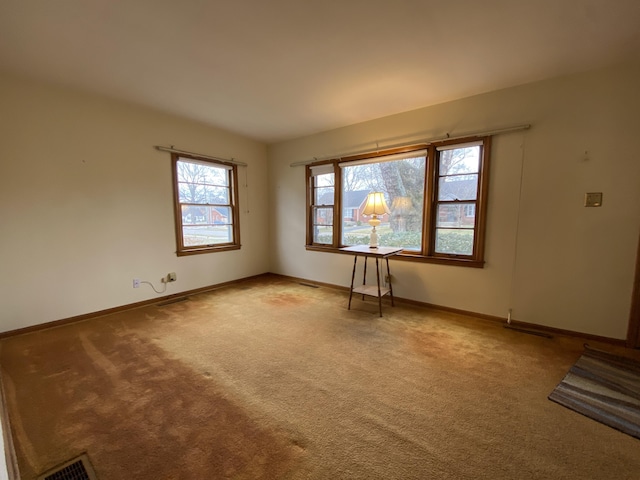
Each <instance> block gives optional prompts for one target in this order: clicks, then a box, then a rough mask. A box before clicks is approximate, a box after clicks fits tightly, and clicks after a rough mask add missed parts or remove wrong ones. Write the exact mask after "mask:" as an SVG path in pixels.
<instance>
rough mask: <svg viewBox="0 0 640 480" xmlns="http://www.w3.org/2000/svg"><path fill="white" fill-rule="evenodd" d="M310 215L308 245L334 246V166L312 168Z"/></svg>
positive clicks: (326, 165)
mask: <svg viewBox="0 0 640 480" xmlns="http://www.w3.org/2000/svg"><path fill="white" fill-rule="evenodd" d="M310 183H311V185H310V186H311V189H310V197H311V198H310V214H309V216H310V217H311V219H312V220H311V225H310V226H311V232H310V234H309V237H310V238H309V239H308V241H307V243H309V244H318V245H332V244H333V225H334V215H333V213H334V207H335V174H334V171H333V165H332V164H325V165H318V166H315V167H312V168H311V182H310ZM309 240H310V241H309Z"/></svg>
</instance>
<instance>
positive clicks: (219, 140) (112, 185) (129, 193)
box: [0, 75, 269, 331]
mask: <svg viewBox="0 0 640 480" xmlns="http://www.w3.org/2000/svg"><path fill="white" fill-rule="evenodd" d="M0 105H2V107H1V109H0V135H1V138H2V141H1V142H0V145H1V148H0V155H1V156H0V219H1V221H0V229H1V232H2V233H1V234H0V265H1V266H2V272H3V274H2V275H0V304H1V305H2V308H1V309H0V331H8V330H13V329H17V328H21V327H27V326H30V325H35V324H39V323H43V322H49V321H54V320H58V319H64V318H68V317H72V316H76V315H81V314H85V313H90V312H95V311H99V310H103V309H108V308H112V307H117V306H121V305H127V304H131V303H135V302H138V301H143V300H147V299H151V298H155V297H157V296H158V295H156V294H155V293H154V292H153V291H152V290H151V288H150V287H149V286H147V285H142V286H141V287H140V288H138V289H133V288H132V279H133V278H134V277H136V278H140V279H143V280H150V281H153V282H154V283H155V284H156V287H157V288H160V287H161V286H162V285H161V284H160V281H159V280H160V278H161V277H162V276H164V275H166V274H167V273H168V272H176V273H177V278H178V280H177V282H176V283H172V284H169V285H168V288H167V294H171V293H177V292H180V291H186V290H191V289H195V288H199V287H205V286H209V285H212V284H216V283H220V282H225V281H230V280H234V279H238V278H242V277H246V276H250V275H256V274H260V273H264V272H267V271H268V268H269V261H268V245H267V242H266V241H264V239H263V237H264V235H265V232H267V231H268V225H267V213H268V202H267V173H266V168H267V160H266V147H265V145H264V144H262V143H259V142H255V141H252V140H248V139H246V138H243V137H240V136H238V135H235V134H231V133H228V132H225V131H222V130H219V129H215V128H211V127H208V126H204V125H202V124H198V123H194V122H190V121H186V120H183V119H179V118H176V117H172V116H170V115H166V114H163V113H160V112H156V111H153V110H148V109H144V108H139V107H137V106H133V105H129V104H124V103H120V102H117V101H112V100H110V99H106V98H102V97H98V96H93V95H89V94H85V93H82V92H78V91H74V90H68V89H65V88H59V87H56V86H51V85H45V84H40V83H38V82H33V81H30V80H27V79H23V78H18V77H13V76H8V75H0ZM172 144H173V145H175V146H176V148H182V149H185V150H190V151H195V152H200V153H204V154H210V155H217V156H221V157H225V158H231V157H234V158H235V159H237V160H240V161H243V162H245V163H248V164H249V166H248V167H246V168H245V167H239V177H240V185H241V187H240V192H239V193H240V210H241V221H240V227H241V241H242V249H240V250H237V251H231V252H221V253H213V254H205V255H194V256H187V257H177V256H176V254H175V250H176V245H175V232H174V219H173V199H172V195H173V190H172V180H171V163H170V155H169V154H168V153H165V152H159V151H157V150H155V149H154V148H153V146H154V145H172ZM247 179H248V188H247V187H245V186H244V184H245V183H246V180H247Z"/></svg>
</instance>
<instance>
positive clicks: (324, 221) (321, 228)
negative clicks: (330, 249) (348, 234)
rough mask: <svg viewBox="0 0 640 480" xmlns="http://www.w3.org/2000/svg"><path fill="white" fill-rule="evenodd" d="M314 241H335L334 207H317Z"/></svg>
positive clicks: (325, 242) (327, 242)
mask: <svg viewBox="0 0 640 480" xmlns="http://www.w3.org/2000/svg"><path fill="white" fill-rule="evenodd" d="M313 243H324V244H329V245H330V244H332V243H333V208H315V209H314V224H313Z"/></svg>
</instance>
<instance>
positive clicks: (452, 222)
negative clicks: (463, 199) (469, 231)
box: [436, 203, 476, 228]
mask: <svg viewBox="0 0 640 480" xmlns="http://www.w3.org/2000/svg"><path fill="white" fill-rule="evenodd" d="M470 206H473V207H474V208H473V209H471V208H469V207H470ZM475 212H476V211H475V204H474V203H455V204H440V205H438V218H437V220H436V226H437V227H454V228H473V227H474V225H475V219H476V218H475V217H476V215H475ZM471 213H473V215H469V214H471Z"/></svg>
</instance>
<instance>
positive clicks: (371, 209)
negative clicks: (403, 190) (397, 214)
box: [362, 192, 390, 215]
mask: <svg viewBox="0 0 640 480" xmlns="http://www.w3.org/2000/svg"><path fill="white" fill-rule="evenodd" d="M362 213H363V214H364V215H384V214H385V213H390V212H389V207H388V206H387V202H386V200H385V199H384V193H382V192H371V193H370V194H369V195H367V203H366V204H365V206H364V210H363V211H362Z"/></svg>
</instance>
